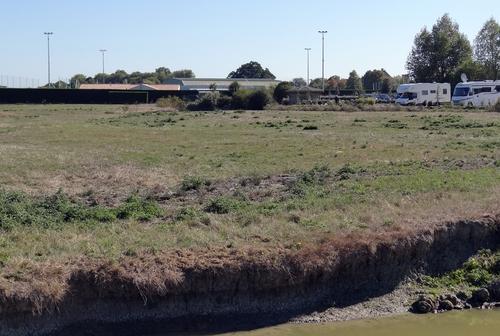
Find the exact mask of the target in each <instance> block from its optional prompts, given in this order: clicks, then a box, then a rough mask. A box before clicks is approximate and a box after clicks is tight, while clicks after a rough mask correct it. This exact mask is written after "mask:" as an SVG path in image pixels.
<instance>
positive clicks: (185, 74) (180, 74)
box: [172, 69, 195, 78]
mask: <svg viewBox="0 0 500 336" xmlns="http://www.w3.org/2000/svg"><path fill="white" fill-rule="evenodd" d="M172 77H175V78H195V75H194V72H193V70H190V69H183V70H176V71H174V72H173V73H172Z"/></svg>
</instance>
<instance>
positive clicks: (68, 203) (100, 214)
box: [0, 190, 162, 231]
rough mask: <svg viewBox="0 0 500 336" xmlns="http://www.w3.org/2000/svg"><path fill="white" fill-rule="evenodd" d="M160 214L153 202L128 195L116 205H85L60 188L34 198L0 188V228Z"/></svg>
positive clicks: (48, 226) (46, 226)
mask: <svg viewBox="0 0 500 336" xmlns="http://www.w3.org/2000/svg"><path fill="white" fill-rule="evenodd" d="M161 215H162V210H161V208H160V207H159V206H158V204H156V203H155V202H153V201H150V200H145V199H143V198H141V197H139V196H136V195H133V196H131V197H129V198H128V199H127V200H126V201H125V202H124V203H123V204H121V205H120V206H118V207H117V208H109V207H101V206H87V205H84V204H82V203H80V202H77V201H74V200H72V199H70V198H69V197H68V196H67V195H66V194H65V193H64V192H63V191H61V190H59V191H58V192H56V193H55V194H53V195H50V196H47V197H43V198H33V197H29V196H28V195H26V194H24V193H21V192H14V191H6V190H0V230H4V231H8V230H11V229H13V228H15V227H18V226H25V227H40V228H56V227H59V226H60V225H63V224H64V223H75V222H81V223H86V222H111V221H114V220H117V219H136V220H151V219H153V218H155V217H159V216H161Z"/></svg>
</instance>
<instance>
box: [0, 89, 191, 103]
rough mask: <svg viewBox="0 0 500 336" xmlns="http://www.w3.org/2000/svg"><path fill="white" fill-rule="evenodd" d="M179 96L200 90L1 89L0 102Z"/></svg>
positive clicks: (153, 99) (150, 100)
mask: <svg viewBox="0 0 500 336" xmlns="http://www.w3.org/2000/svg"><path fill="white" fill-rule="evenodd" d="M170 96H176V97H179V98H182V99H185V100H194V99H196V98H197V97H198V91H131V90H79V89H10V88H6V89H0V104H136V103H154V102H156V100H158V99H159V98H164V97H170Z"/></svg>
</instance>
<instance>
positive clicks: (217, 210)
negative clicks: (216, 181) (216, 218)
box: [204, 197, 239, 214]
mask: <svg viewBox="0 0 500 336" xmlns="http://www.w3.org/2000/svg"><path fill="white" fill-rule="evenodd" d="M238 207H239V204H238V201H236V200H234V199H230V198H227V197H217V198H214V199H212V200H210V202H209V203H208V204H207V206H205V209H204V210H205V211H206V212H210V213H214V214H228V213H230V212H231V211H233V210H235V209H237V208H238Z"/></svg>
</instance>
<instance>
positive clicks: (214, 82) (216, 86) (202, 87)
mask: <svg viewBox="0 0 500 336" xmlns="http://www.w3.org/2000/svg"><path fill="white" fill-rule="evenodd" d="M233 82H237V83H238V84H239V86H240V89H247V90H258V89H267V88H269V87H273V86H276V85H278V84H279V83H280V81H279V80H275V79H260V78H171V79H167V80H166V81H165V84H171V85H179V86H180V89H181V90H182V91H185V90H196V91H201V92H203V91H212V90H217V91H229V86H230V85H231V84H232V83H233Z"/></svg>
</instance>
